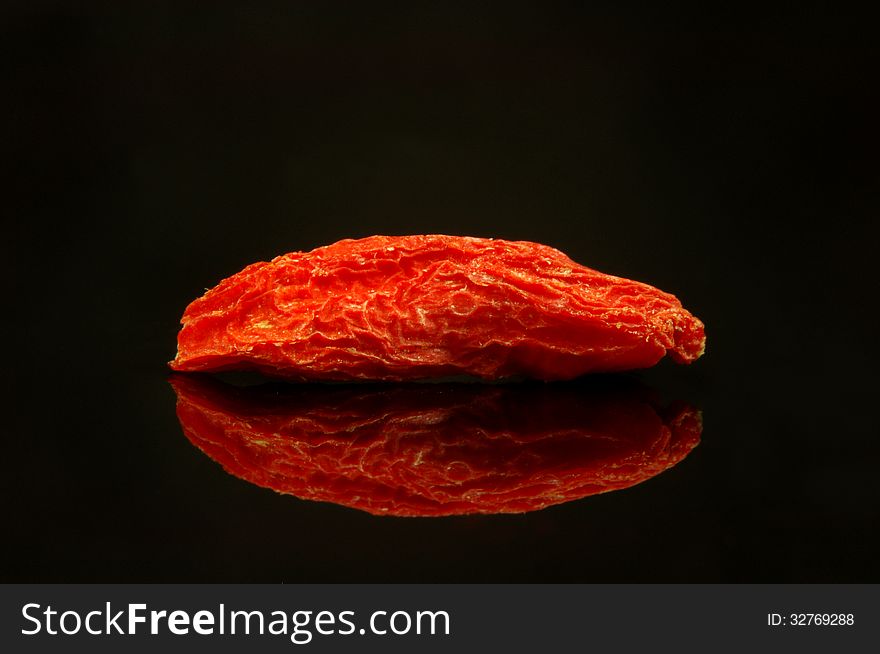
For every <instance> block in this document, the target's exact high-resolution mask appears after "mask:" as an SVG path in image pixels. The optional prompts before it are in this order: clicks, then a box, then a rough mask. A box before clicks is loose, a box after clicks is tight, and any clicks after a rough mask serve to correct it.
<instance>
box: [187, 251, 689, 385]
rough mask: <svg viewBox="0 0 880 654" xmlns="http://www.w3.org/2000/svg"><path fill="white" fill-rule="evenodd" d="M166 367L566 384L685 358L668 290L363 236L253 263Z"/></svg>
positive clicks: (546, 260) (570, 267)
mask: <svg viewBox="0 0 880 654" xmlns="http://www.w3.org/2000/svg"><path fill="white" fill-rule="evenodd" d="M182 324H183V328H182V329H181V331H180V334H179V336H178V342H177V345H178V350H177V358H176V359H174V361H172V362H171V364H170V365H171V367H172V368H173V369H174V370H180V371H216V370H257V371H260V372H263V373H266V374H269V375H272V376H277V377H286V378H290V379H300V380H338V381H345V380H390V381H403V380H410V379H418V378H426V377H444V376H456V375H471V376H475V377H479V378H482V379H487V380H492V379H499V378H504V377H511V376H521V377H528V378H534V379H542V380H548V381H549V380H563V379H572V378H574V377H578V376H580V375H583V374H586V373H593V372H611V371H620V370H631V369H636V368H646V367H649V366H652V365H654V364H656V363H657V362H658V361H659V360H660V359H661V358H662V357H663V356H664V354H666V353H669V354H670V356H671V357H672V358H673V359H674V360H675V361H677V362H679V363H690V362H691V361H693V360H695V359H696V358H698V357H699V356H700V355H701V354H702V353H703V351H704V347H705V335H704V329H703V324H702V323H701V322H700V321H699V320H698V319H696V318H695V317H694V316H693V315H691V314H690V313H689V312H687V311H686V310H685V309H683V308H682V306H681V303H680V302H679V301H678V300H677V299H676V298H675V297H674V296H673V295H670V294H668V293H664V292H662V291H659V290H658V289H656V288H654V287H652V286H648V285H647V284H642V283H640V282H635V281H631V280H627V279H622V278H620V277H613V276H611V275H605V274H603V273H600V272H597V271H595V270H592V269H590V268H587V267H585V266H582V265H579V264H577V263H575V262H574V261H572V260H571V259H569V258H568V257H567V256H565V255H564V254H562V253H561V252H559V251H558V250H554V249H553V248H550V247H547V246H545V245H540V244H537V243H529V242H525V241H515V242H512V241H503V240H496V239H482V238H470V237H457V236H438V235H433V236H431V235H428V236H373V237H369V238H364V239H360V240H345V241H339V242H338V243H334V244H333V245H329V246H326V247H321V248H318V249H316V250H312V251H311V252H307V253H302V252H296V253H292V254H286V255H284V256H280V257H277V258H275V259H273V260H272V261H270V262H261V263H255V264H253V265H250V266H248V267H247V268H245V269H244V270H242V271H241V272H239V273H237V274H235V275H233V276H232V277H229V278H228V279H225V280H224V281H222V282H220V284H218V285H217V286H216V287H215V288H213V289H211V290H210V291H208V292H207V293H205V295H204V296H202V297H201V298H199V299H197V300H195V301H194V302H193V303H192V304H190V305H189V307H187V309H186V311H185V313H184V315H183V318H182Z"/></svg>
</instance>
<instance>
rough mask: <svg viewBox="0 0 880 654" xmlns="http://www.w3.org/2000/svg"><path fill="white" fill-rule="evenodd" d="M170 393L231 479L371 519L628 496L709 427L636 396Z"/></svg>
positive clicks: (456, 391) (192, 380)
mask: <svg viewBox="0 0 880 654" xmlns="http://www.w3.org/2000/svg"><path fill="white" fill-rule="evenodd" d="M171 383H172V385H173V387H174V390H175V392H176V393H177V415H178V417H179V419H180V423H181V425H182V427H183V431H184V433H185V434H186V436H187V437H188V438H189V439H190V441H191V442H192V443H193V444H194V445H196V446H197V447H198V448H200V449H201V450H202V451H203V452H205V454H207V455H208V456H209V457H211V458H212V459H214V460H215V461H217V462H218V463H220V464H221V465H222V466H223V468H224V469H225V470H226V471H227V472H229V473H230V474H232V475H234V476H236V477H240V478H242V479H244V480H246V481H249V482H251V483H253V484H256V485H258V486H263V487H266V488H271V489H273V490H275V491H278V492H280V493H287V494H291V495H295V496H296V497H299V498H302V499H308V500H316V501H323V502H333V503H335V504H341V505H343V506H347V507H352V508H356V509H361V510H363V511H367V512H369V513H373V514H377V515H396V516H442V515H456V514H469V513H522V512H525V511H534V510H537V509H543V508H545V507H548V506H551V505H553V504H559V503H562V502H568V501H571V500H575V499H579V498H582V497H586V496H588V495H594V494H597V493H605V492H608V491H614V490H620V489H623V488H628V487H630V486H633V485H635V484H638V483H641V482H643V481H645V480H647V479H650V478H651V477H653V476H655V475H657V474H659V473H661V472H663V471H664V470H667V469H668V468H670V467H672V466H674V465H675V464H677V463H678V462H679V461H681V460H682V459H683V458H684V457H685V456H687V454H688V453H689V452H690V451H691V450H692V449H693V448H694V447H695V446H696V445H697V444H698V443H699V439H700V431H701V418H700V414H699V412H698V411H696V410H695V409H693V408H691V407H688V406H685V405H681V404H678V405H673V406H671V407H670V408H669V409H668V410H666V411H663V410H660V409H658V408H657V407H656V406H655V405H656V402H655V401H654V400H653V398H652V397H651V396H650V394H648V393H646V392H645V391H643V390H638V389H636V390H618V391H614V390H611V391H596V390H590V389H589V388H588V389H586V390H585V389H583V388H580V387H578V386H574V387H572V386H571V385H564V386H562V387H559V386H558V385H555V384H550V385H541V386H539V387H537V388H535V387H532V386H531V385H521V384H514V385H482V384H405V385H392V386H388V387H384V388H383V387H381V386H377V385H357V386H332V385H331V386H322V385H298V386H287V387H286V389H281V390H279V389H278V388H277V387H272V386H270V387H269V388H261V387H251V388H234V387H231V386H228V385H225V384H221V383H219V382H217V381H216V380H213V379H211V378H205V377H200V376H193V375H175V376H174V377H173V378H172V381H171Z"/></svg>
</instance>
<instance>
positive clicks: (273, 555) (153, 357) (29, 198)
mask: <svg viewBox="0 0 880 654" xmlns="http://www.w3.org/2000/svg"><path fill="white" fill-rule="evenodd" d="M728 4H730V5H731V6H730V7H727V8H724V7H705V6H702V5H701V6H697V7H695V6H681V5H671V6H670V5H667V3H657V6H656V7H655V8H653V9H645V8H637V7H634V6H632V5H631V4H629V3H611V2H609V3H551V2H532V3H517V2H512V3H511V2H506V3H492V4H484V3H439V2H438V3H425V2H416V3H409V2H400V3H394V4H385V3H333V2H308V3H291V2H277V3H258V6H247V7H246V6H244V3H221V2H216V3H208V4H205V3H189V2H169V3H162V2H150V3H117V2H106V3H91V4H90V5H88V6H89V9H84V8H83V7H79V8H77V9H72V8H69V7H68V6H66V5H63V4H61V3H33V2H11V3H4V9H3V13H2V21H0V25H2V27H0V30H2V44H3V48H4V50H5V51H6V54H5V56H4V57H3V61H2V64H0V66H2V71H3V97H4V101H3V109H2V111H3V113H4V114H5V117H4V120H3V123H4V124H3V128H2V129H3V134H4V147H3V152H4V157H3V171H2V173H3V179H4V180H5V181H6V182H7V184H9V190H8V191H7V192H6V193H5V194H4V200H3V207H4V213H5V214H7V217H8V218H10V220H8V222H7V227H6V229H5V230H4V231H6V236H5V238H4V239H3V241H4V245H3V252H2V255H3V266H4V268H5V269H6V270H5V273H4V275H3V291H4V297H5V299H6V302H5V307H6V308H5V315H4V320H3V332H4V345H5V350H6V355H7V357H8V358H9V359H10V360H11V366H10V367H9V368H7V374H6V375H4V376H3V384H4V388H3V397H4V399H5V403H6V404H7V406H5V407H3V431H2V433H3V457H4V458H3V461H4V463H5V465H4V474H3V475H2V488H0V492H2V500H0V502H2V505H3V519H4V527H5V529H4V531H5V536H4V537H3V538H2V540H0V553H2V563H0V579H2V580H3V581H13V580H19V581H172V580H173V581H284V582H298V581H318V582H328V581H428V582H435V581H563V582H565V581H612V582H629V581H732V582H738V581H766V582H783V581H794V582H806V581H855V582H864V581H874V582H876V581H880V574H878V573H880V563H878V558H877V556H876V553H877V551H878V550H880V537H878V526H880V525H878V507H880V494H878V484H877V482H876V469H877V461H878V458H880V444H878V428H877V419H876V408H875V406H876V381H875V373H874V371H873V370H872V367H873V364H874V363H875V362H876V356H875V354H876V345H875V343H876V332H877V328H876V324H877V323H876V321H875V320H874V319H873V318H874V313H875V310H874V304H875V302H876V281H875V278H874V269H875V267H876V266H875V258H876V254H875V252H876V244H877V230H876V226H875V223H876V220H875V219H876V211H875V209H876V206H872V204H873V205H876V202H875V200H876V194H877V190H878V167H877V159H876V157H877V150H876V148H875V146H874V143H873V136H874V130H875V125H874V124H875V123H876V115H877V114H876V111H875V106H874V105H875V104H876V103H875V102H874V100H875V97H874V96H875V94H876V88H877V83H876V82H877V80H876V69H875V68H873V67H872V66H869V65H868V59H869V57H870V55H871V54H872V49H873V47H874V46H873V43H872V35H871V33H870V25H871V23H870V21H868V20H867V18H866V17H865V16H861V15H857V14H855V13H853V12H850V11H847V10H843V9H840V8H838V9H833V7H836V6H837V3H791V4H790V5H788V6H785V5H774V6H767V5H765V6H763V7H762V8H761V9H760V10H754V11H752V10H746V9H744V8H743V6H742V5H741V4H740V3H728ZM734 7H735V8H734ZM432 232H439V233H450V234H469V235H475V236H494V237H502V238H510V239H527V240H534V241H540V242H543V243H547V244H549V245H552V246H555V247H558V248H560V249H562V250H563V251H565V252H566V253H567V254H569V255H570V256H571V257H572V258H574V259H575V260H576V261H579V262H581V263H585V264H587V265H589V266H592V267H594V268H597V269H599V270H603V271H605V272H609V273H614V274H618V275H622V276H626V277H632V278H635V279H640V280H643V281H647V282H649V283H651V284H654V285H656V286H658V287H660V288H662V289H664V290H668V291H670V292H673V293H675V294H676V295H678V296H679V297H680V298H681V300H682V301H683V302H684V304H685V306H687V307H688V308H690V309H691V310H692V311H693V312H694V313H695V314H696V315H698V316H699V317H700V318H702V319H703V320H704V322H705V323H706V325H707V334H708V353H707V355H706V357H705V358H704V359H702V360H700V361H699V362H697V363H696V364H694V365H693V366H690V367H677V366H674V365H672V364H669V363H666V362H664V363H663V364H662V365H660V366H659V367H657V368H656V369H652V370H650V371H645V372H642V373H637V374H636V376H637V377H639V378H640V379H642V380H643V381H645V382H647V383H648V384H650V385H652V386H654V387H655V388H657V389H658V390H659V391H660V392H662V393H663V394H664V395H667V396H669V397H680V398H683V399H686V400H688V401H690V402H691V403H693V404H696V405H697V406H699V407H700V408H701V409H702V410H703V413H704V419H705V430H704V433H703V441H702V444H701V445H700V446H699V447H698V448H697V449H696V450H695V451H694V452H693V453H692V454H691V455H690V457H689V458H688V459H686V460H685V461H684V462H682V463H681V464H680V465H679V466H677V467H675V468H673V469H672V470H670V471H669V472H667V473H665V474H663V475H660V476H659V477H657V478H655V479H652V480H650V481H648V482H646V483H644V484H642V485H640V486H637V487H634V488H632V489H629V490H625V491H621V492H617V493H611V494H608V495H603V496H597V497H593V498H587V499H584V500H581V501H577V502H573V503H569V504H565V505H561V506H557V507H553V508H550V509H547V510H544V511H541V512H537V513H532V514H526V515H517V516H485V517H459V518H444V519H397V518H375V517H372V516H370V515H367V514H365V513H360V512H357V511H354V510H351V509H346V508H343V507H339V506H334V505H329V504H327V505H325V504H316V503H309V502H305V501H301V500H298V499H295V498H292V497H285V496H281V495H277V494H275V493H273V492H271V491H269V490H264V489H261V488H258V487H255V486H251V485H250V484H248V483H246V482H244V481H241V480H238V479H236V478H234V477H231V476H229V475H227V474H225V473H224V472H223V471H222V470H221V468H220V467H219V466H218V465H216V464H215V463H214V462H212V461H211V460H210V459H208V458H207V457H206V456H205V455H203V454H202V453H201V452H200V451H198V450H196V449H195V448H194V447H193V446H192V445H190V443H189V442H188V441H187V440H186V439H185V438H184V437H183V435H182V434H181V432H180V429H179V426H178V423H177V420H176V417H175V412H174V404H175V400H174V395H173V393H172V391H171V389H170V387H169V386H168V384H167V381H166V373H167V369H166V366H165V362H166V361H168V360H169V359H171V358H172V357H173V355H174V351H175V335H176V331H177V328H178V325H177V322H178V319H179V317H180V314H181V313H182V312H183V309H184V308H185V306H186V305H187V303H188V302H189V301H190V300H192V299H193V298H195V297H196V296H198V295H200V294H201V293H202V292H203V291H204V289H205V288H206V287H210V286H213V285H214V284H215V283H216V282H217V281H219V280H220V279H221V278H223V277H225V276H228V275H230V274H232V273H234V272H236V271H238V270H239V269H240V268H242V267H243V266H244V265H246V264H248V263H251V262H253V261H257V260H265V259H267V258H271V257H273V256H275V255H277V254H280V253H283V252H288V251H294V250H308V249H311V248H313V247H316V246H318V245H323V244H327V243H330V242H333V241H335V240H338V239H340V238H345V237H357V236H365V235H369V234H374V233H385V234H406V233H432Z"/></svg>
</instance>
